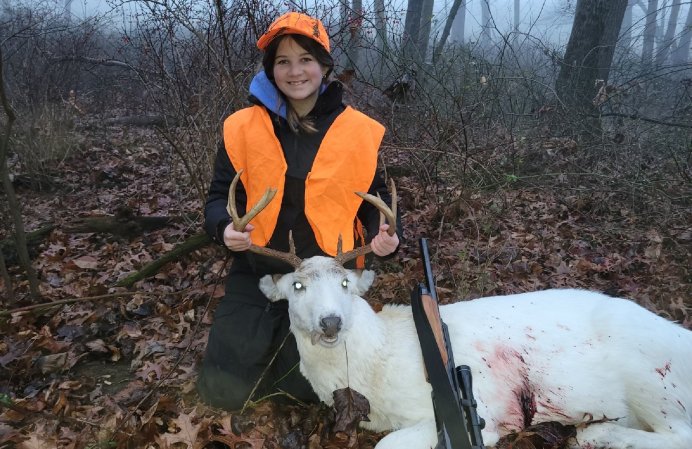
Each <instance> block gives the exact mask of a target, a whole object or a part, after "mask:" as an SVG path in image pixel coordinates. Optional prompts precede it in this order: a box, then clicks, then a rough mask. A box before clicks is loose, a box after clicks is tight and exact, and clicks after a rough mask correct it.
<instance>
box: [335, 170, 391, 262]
mask: <svg viewBox="0 0 692 449" xmlns="http://www.w3.org/2000/svg"><path fill="white" fill-rule="evenodd" d="M390 186H391V194H392V207H391V208H390V207H389V206H387V205H386V204H385V202H384V201H382V198H380V197H379V195H378V196H374V195H371V194H369V193H363V192H356V195H358V196H359V197H361V198H363V200H365V201H367V202H368V203H370V204H372V205H373V206H375V207H376V208H377V210H379V211H380V224H383V223H384V221H385V217H386V218H387V222H388V223H389V229H387V234H389V235H394V233H396V203H397V197H396V186H395V185H394V180H393V179H390ZM370 252H372V247H371V246H370V243H368V244H367V245H365V246H360V247H358V248H354V249H352V250H351V251H348V252H345V253H342V252H341V236H339V243H338V244H337V250H336V257H335V258H334V260H336V261H337V262H339V263H340V264H341V265H343V264H344V263H346V262H348V261H349V260H353V259H355V258H357V257H360V256H364V255H365V254H368V253H370Z"/></svg>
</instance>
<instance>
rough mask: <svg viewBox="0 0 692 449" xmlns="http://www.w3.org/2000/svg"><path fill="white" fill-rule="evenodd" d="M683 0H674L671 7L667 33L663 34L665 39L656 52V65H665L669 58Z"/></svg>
mask: <svg viewBox="0 0 692 449" xmlns="http://www.w3.org/2000/svg"><path fill="white" fill-rule="evenodd" d="M681 3H682V0H673V4H672V5H671V7H670V15H669V16H668V26H667V27H666V32H665V35H664V36H663V41H662V42H661V46H660V48H659V50H658V53H657V54H656V65H663V64H665V63H666V60H667V59H668V55H669V54H670V48H671V47H672V46H673V43H674V42H675V30H676V28H677V26H678V17H679V16H680V4H681Z"/></svg>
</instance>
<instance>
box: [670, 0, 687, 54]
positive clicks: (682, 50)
mask: <svg viewBox="0 0 692 449" xmlns="http://www.w3.org/2000/svg"><path fill="white" fill-rule="evenodd" d="M691 43H692V5H690V8H689V9H688V10H687V20H685V28H683V31H682V32H681V33H680V36H679V37H678V45H677V46H676V47H675V50H673V54H672V62H673V64H675V65H680V64H686V63H687V60H688V57H689V54H690V44H691Z"/></svg>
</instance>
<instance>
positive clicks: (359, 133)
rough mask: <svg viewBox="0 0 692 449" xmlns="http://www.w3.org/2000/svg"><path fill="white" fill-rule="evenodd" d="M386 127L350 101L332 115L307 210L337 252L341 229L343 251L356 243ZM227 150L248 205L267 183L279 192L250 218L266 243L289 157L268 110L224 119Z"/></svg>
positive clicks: (320, 240) (258, 240) (323, 240)
mask: <svg viewBox="0 0 692 449" xmlns="http://www.w3.org/2000/svg"><path fill="white" fill-rule="evenodd" d="M384 131H385V129H384V127H383V126H382V125H381V124H379V123H378V122H377V121H375V120H373V119H371V118H370V117H368V116H366V115H365V114H363V113H361V112H358V111H356V110H355V109H353V108H351V107H346V109H345V110H344V112H342V113H341V114H339V116H338V117H337V118H336V120H334V123H333V124H332V125H331V126H330V127H329V129H328V130H327V133H326V134H325V136H324V139H323V140H322V143H321V144H320V148H319V150H318V151H317V155H316V156H315V161H314V162H313V165H312V170H311V171H310V173H308V176H307V178H306V180H305V215H306V217H307V219H308V222H309V223H310V226H311V227H312V230H313V232H314V234H315V238H316V240H317V244H318V245H319V246H320V248H321V249H322V251H324V252H325V253H326V254H329V255H332V256H335V255H336V247H337V242H338V239H339V235H341V237H342V241H343V243H342V247H343V251H349V250H351V249H353V248H354V246H355V242H354V235H353V234H354V220H355V218H356V214H357V212H358V208H359V207H360V204H361V202H362V200H361V198H360V197H359V196H358V195H356V194H355V193H354V192H367V191H368V189H369V188H370V185H371V184H372V180H373V178H374V177H375V170H376V169H377V151H378V149H379V147H380V142H381V141H382V137H383V136H384ZM223 136H224V142H225V145H226V152H227V153H228V157H229V159H230V160H231V163H232V164H233V167H234V168H235V169H236V171H240V170H241V169H242V170H243V173H242V174H241V175H240V180H241V182H242V183H243V186H244V187H245V191H246V193H247V205H248V209H249V208H250V207H252V205H254V204H256V203H257V202H258V201H259V199H260V198H261V197H262V195H263V194H264V192H265V190H266V189H267V188H269V187H272V188H275V189H277V192H276V196H275V197H274V199H273V200H272V201H271V202H270V203H269V205H267V207H266V208H265V209H264V210H263V211H262V212H260V213H259V214H258V215H257V216H256V217H255V218H254V219H253V220H252V221H250V223H252V224H253V225H254V226H255V229H254V231H252V242H253V243H254V244H256V245H259V246H266V245H267V242H268V241H269V239H270V238H271V236H272V234H273V232H274V228H275V227H276V222H277V219H278V217H279V210H280V209H281V200H282V198H283V194H284V182H285V175H286V168H287V166H286V160H285V158H284V153H283V150H282V149H281V144H280V143H279V140H278V139H277V137H276V135H275V134H274V127H273V125H272V122H271V118H270V117H269V113H268V112H267V110H266V109H265V108H264V107H261V106H251V107H249V108H245V109H241V110H239V111H237V112H235V113H234V114H232V115H231V116H229V117H228V118H227V119H226V120H225V121H224V124H223Z"/></svg>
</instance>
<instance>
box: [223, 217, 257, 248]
mask: <svg viewBox="0 0 692 449" xmlns="http://www.w3.org/2000/svg"><path fill="white" fill-rule="evenodd" d="M253 229H255V227H254V226H253V225H251V224H249V223H248V224H247V225H246V226H245V231H243V232H238V231H236V230H235V229H233V223H231V224H229V225H228V226H226V229H224V231H223V243H224V244H225V245H226V247H227V248H228V249H230V250H231V251H245V250H247V249H248V248H250V245H252V239H251V238H250V232H252V230H253Z"/></svg>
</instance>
